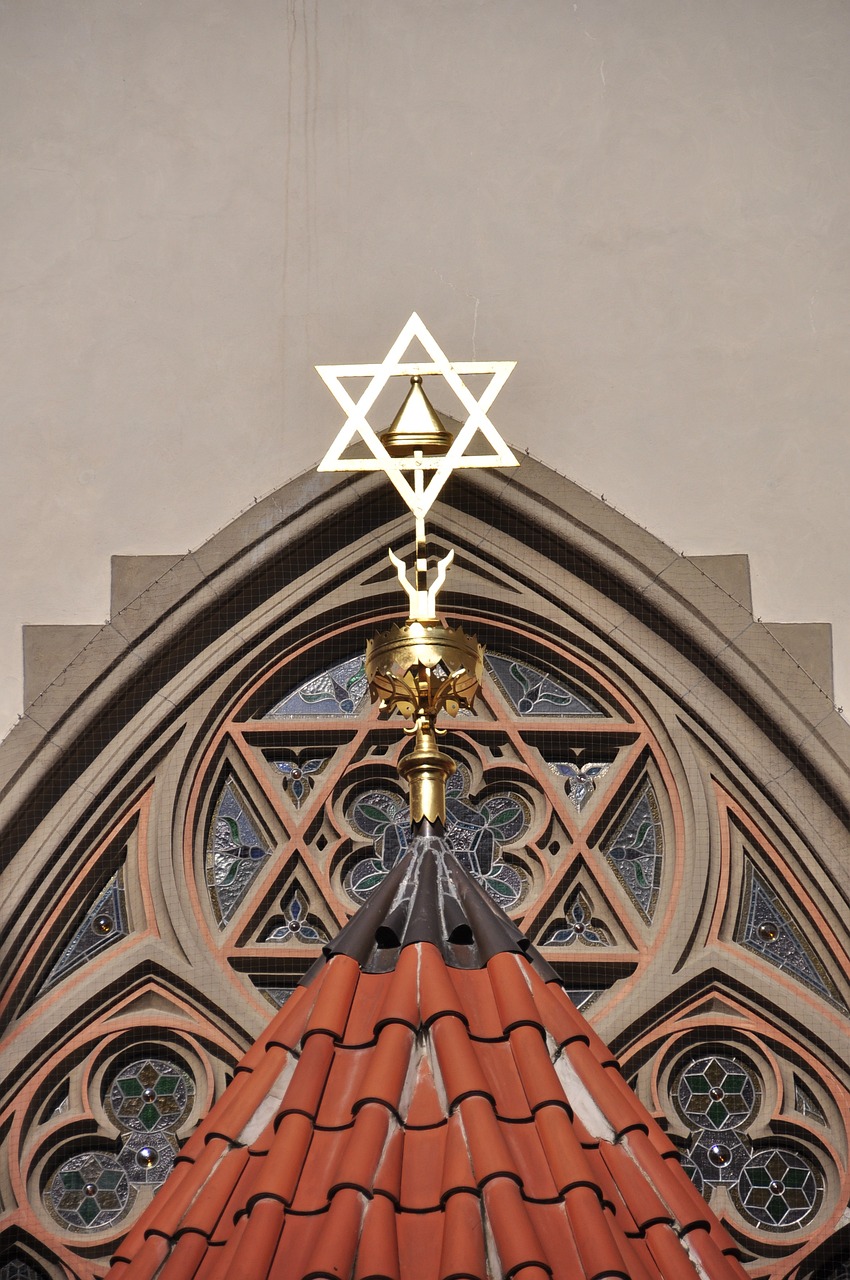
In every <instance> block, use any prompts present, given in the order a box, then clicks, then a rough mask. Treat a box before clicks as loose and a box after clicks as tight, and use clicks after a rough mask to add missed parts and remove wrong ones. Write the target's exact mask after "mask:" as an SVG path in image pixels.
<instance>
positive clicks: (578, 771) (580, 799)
mask: <svg viewBox="0 0 850 1280" xmlns="http://www.w3.org/2000/svg"><path fill="white" fill-rule="evenodd" d="M549 767H550V769H552V770H553V771H554V772H555V773H557V774H559V775H560V776H561V777H562V778H566V788H567V795H568V796H569V797H570V799H571V800H572V802H573V804H574V805H575V807H576V808H577V809H578V811H579V813H580V812H581V810H582V809H583V808H584V806H585V805H586V804H587V802H588V800H589V799H590V797H591V796H592V795H593V793H594V791H595V790H596V780H597V778H601V777H603V776H604V775H605V774H606V773H607V772H608V770H609V769H610V768H611V764H610V761H607V762H590V761H588V762H587V764H577V763H576V762H575V761H573V760H553V761H552V763H551V764H550V766H549Z"/></svg>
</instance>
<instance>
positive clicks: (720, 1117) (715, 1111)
mask: <svg viewBox="0 0 850 1280" xmlns="http://www.w3.org/2000/svg"><path fill="white" fill-rule="evenodd" d="M706 1115H707V1116H708V1119H709V1120H710V1121H711V1123H712V1124H713V1125H714V1126H715V1127H716V1128H717V1129H720V1128H721V1127H722V1125H723V1122H724V1120H726V1119H727V1118H728V1115H729V1113H728V1111H727V1110H726V1108H725V1107H724V1105H723V1103H722V1102H712V1104H711V1106H710V1107H709V1108H708V1111H707V1112H706Z"/></svg>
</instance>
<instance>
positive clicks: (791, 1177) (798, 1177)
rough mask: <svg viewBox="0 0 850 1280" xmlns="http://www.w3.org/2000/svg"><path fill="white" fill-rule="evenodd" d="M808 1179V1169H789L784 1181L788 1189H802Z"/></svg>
mask: <svg viewBox="0 0 850 1280" xmlns="http://www.w3.org/2000/svg"><path fill="white" fill-rule="evenodd" d="M808 1177H809V1171H808V1169H788V1170H787V1171H786V1173H785V1177H784V1178H783V1179H782V1181H783V1182H784V1183H785V1186H786V1187H802V1185H803V1183H804V1182H805V1181H806V1178H808Z"/></svg>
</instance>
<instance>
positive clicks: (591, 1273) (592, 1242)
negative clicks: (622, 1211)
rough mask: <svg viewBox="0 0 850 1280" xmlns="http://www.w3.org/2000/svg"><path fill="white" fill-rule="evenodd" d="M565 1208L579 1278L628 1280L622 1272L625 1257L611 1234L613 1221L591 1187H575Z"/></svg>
mask: <svg viewBox="0 0 850 1280" xmlns="http://www.w3.org/2000/svg"><path fill="white" fill-rule="evenodd" d="M564 1203H565V1205H566V1210H567V1216H568V1217H569V1220H570V1226H571V1228H572V1232H573V1236H574V1237H575V1242H576V1248H577V1250H578V1255H579V1259H580V1260H581V1270H580V1272H579V1274H580V1275H583V1276H586V1277H587V1280H598V1277H602V1276H605V1277H608V1276H622V1277H623V1280H629V1277H628V1274H627V1273H626V1272H625V1270H624V1269H623V1259H622V1254H621V1253H620V1251H619V1250H618V1248H617V1246H616V1244H615V1242H614V1237H613V1234H612V1226H613V1223H612V1220H611V1218H610V1216H609V1214H607V1213H605V1212H604V1210H602V1211H600V1205H599V1201H598V1199H597V1197H596V1194H595V1192H593V1191H591V1189H590V1187H583V1186H582V1187H573V1188H572V1190H571V1191H568V1192H567V1195H566V1199H565V1202H564Z"/></svg>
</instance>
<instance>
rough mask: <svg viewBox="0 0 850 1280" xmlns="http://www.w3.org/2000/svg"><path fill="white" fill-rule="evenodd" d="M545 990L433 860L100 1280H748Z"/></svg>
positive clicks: (198, 1139)
mask: <svg viewBox="0 0 850 1280" xmlns="http://www.w3.org/2000/svg"><path fill="white" fill-rule="evenodd" d="M735 1254H736V1246H735V1243H734V1241H733V1240H732V1239H731V1238H730V1237H729V1235H728V1234H727V1232H726V1231H725V1229H724V1228H723V1227H722V1226H721V1224H720V1223H719V1222H718V1221H717V1219H716V1218H715V1217H714V1216H713V1214H712V1213H711V1210H710V1209H709V1208H708V1206H707V1204H706V1203H705V1201H704V1200H703V1199H702V1197H701V1196H700V1195H699V1194H698V1192H697V1191H696V1190H695V1188H694V1187H693V1185H692V1183H691V1182H690V1180H689V1178H688V1177H687V1175H686V1174H685V1173H684V1171H683V1170H682V1168H681V1166H680V1165H679V1162H678V1159H677V1156H676V1152H675V1149H674V1147H673V1146H672V1145H671V1144H670V1142H669V1141H668V1139H667V1138H666V1137H665V1135H664V1133H663V1132H662V1130H661V1129H660V1128H659V1127H658V1125H657V1124H656V1123H655V1121H654V1120H653V1119H652V1118H651V1117H650V1115H649V1114H648V1113H647V1112H646V1110H645V1109H644V1108H643V1107H642V1106H641V1104H640V1103H639V1102H638V1100H637V1098H636V1097H635V1096H634V1094H633V1093H632V1092H631V1090H630V1089H629V1088H628V1086H627V1085H626V1083H625V1081H624V1079H623V1077H622V1075H621V1074H620V1071H619V1069H618V1066H617V1063H616V1061H615V1060H614V1058H613V1057H612V1055H611V1054H610V1052H609V1051H608V1049H607V1048H606V1047H605V1045H604V1044H603V1043H602V1041H601V1040H600V1039H599V1037H598V1036H597V1035H596V1034H595V1033H594V1031H593V1030H592V1029H591V1028H590V1026H589V1025H588V1024H587V1022H586V1021H585V1020H584V1019H583V1018H582V1017H581V1015H580V1014H579V1013H578V1011H577V1010H576V1009H575V1007H574V1006H573V1004H572V1003H571V1001H570V1000H569V998H568V997H567V995H566V994H565V992H564V991H563V989H562V988H561V986H560V985H559V983H558V980H557V977H556V975H555V974H554V972H553V971H552V970H551V969H549V967H548V966H547V965H546V964H545V962H543V961H542V960H541V959H540V957H539V956H537V955H536V953H535V952H534V950H533V948H530V947H529V945H528V943H527V942H526V940H525V939H524V938H523V936H522V935H521V934H520V933H519V932H518V930H517V929H516V928H515V927H514V926H513V925H512V924H511V922H510V921H509V920H508V918H507V916H505V915H504V913H503V912H502V911H501V910H500V909H499V908H498V907H497V906H496V905H495V904H494V903H493V902H491V900H490V899H489V898H488V897H487V895H486V894H485V893H484V892H483V891H482V890H481V889H480V887H479V886H478V884H477V883H476V882H475V881H474V880H473V879H472V877H471V876H470V875H469V874H468V872H467V871H466V870H465V869H464V868H463V867H462V866H461V865H460V863H459V862H458V861H457V859H456V858H455V857H454V856H453V855H452V854H451V852H450V851H449V850H448V849H447V847H446V846H445V844H444V843H443V841H442V840H440V839H439V838H436V837H434V836H423V837H420V838H419V839H418V840H416V841H414V843H413V846H412V848H411V851H410V852H409V853H408V855H407V856H406V857H405V859H404V860H403V862H401V863H400V864H399V865H398V866H397V867H396V868H395V870H394V871H393V872H392V873H391V875H390V876H389V877H388V878H387V880H386V881H385V883H384V884H383V885H382V886H381V888H380V889H379V890H378V891H377V892H376V894H375V895H374V896H373V897H372V899H371V900H370V901H369V903H368V904H367V905H366V906H365V907H364V908H362V909H361V911H360V912H358V914H357V915H356V916H355V917H354V919H353V920H352V921H351V923H350V924H349V925H348V926H347V927H346V928H345V929H344V930H343V931H342V932H341V933H340V934H339V936H338V938H337V939H336V940H335V942H334V943H333V944H332V945H331V947H329V948H328V954H327V955H326V957H325V958H324V959H323V960H322V961H321V962H320V963H319V964H318V965H317V966H316V967H315V968H314V969H313V971H312V972H311V973H310V974H309V975H308V976H307V978H306V979H305V980H304V982H303V983H302V985H301V986H300V987H299V988H298V989H297V990H296V992H295V994H294V995H293V996H292V997H291V999H290V1000H289V1001H288V1003H287V1004H286V1005H284V1007H283V1008H282V1009H281V1011H280V1012H279V1013H278V1014H277V1015H276V1017H275V1018H274V1019H273V1021H272V1023H271V1025H270V1026H269V1028H268V1030H267V1032H266V1033H265V1035H264V1036H262V1037H261V1038H260V1040H258V1041H257V1043H256V1044H255V1045H254V1047H253V1048H252V1049H251V1050H250V1051H249V1052H248V1053H247V1054H246V1056H245V1058H244V1059H243V1060H242V1062H241V1063H240V1065H239V1067H238V1068H237V1071H236V1075H235V1077H234V1080H233V1083H232V1084H231V1085H230V1087H229V1088H228V1089H227V1091H226V1092H225V1094H224V1095H223V1097H222V1098H221V1099H220V1101H219V1102H218V1103H217V1105H216V1106H215V1107H214V1108H213V1110H212V1111H211V1112H210V1114H209V1115H208V1116H207V1118H206V1120H205V1121H204V1122H203V1124H202V1125H201V1127H200V1128H199V1129H198V1131H197V1132H196V1133H195V1134H194V1135H193V1137H192V1138H191V1139H190V1141H189V1142H188V1143H187V1144H186V1146H185V1147H184V1148H183V1150H182V1151H181V1153H180V1156H179V1157H178V1161H177V1163H176V1165H175V1167H174V1169H173V1171H172V1173H171V1174H170V1176H169V1178H168V1179H167V1181H166V1182H165V1184H164V1186H163V1188H162V1189H161V1190H160V1192H159V1193H158V1195H157V1196H156V1198H155V1200H154V1201H153V1203H152V1204H151V1206H150V1208H149V1209H148V1211H147V1212H146V1213H145V1214H144V1215H143V1217H142V1218H141V1220H140V1221H139V1222H138V1223H137V1225H136V1226H135V1227H134V1228H133V1230H132V1231H131V1232H130V1234H129V1235H128V1236H127V1238H126V1240H125V1241H124V1244H123V1245H122V1246H121V1248H120V1249H119V1251H118V1253H117V1255H116V1258H115V1260H114V1266H113V1269H112V1271H111V1272H110V1280H153V1277H156V1280H266V1278H267V1277H268V1278H269V1280H308V1278H315V1280H319V1278H325V1277H332V1278H334V1280H487V1278H491V1280H496V1278H497V1277H499V1278H501V1277H510V1278H511V1280H546V1277H551V1278H552V1280H614V1278H615V1277H617V1278H619V1280H662V1278H663V1280H698V1278H699V1280H743V1277H744V1274H745V1273H744V1271H743V1270H742V1268H741V1266H740V1264H739V1263H738V1262H737V1261H736V1260H735Z"/></svg>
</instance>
